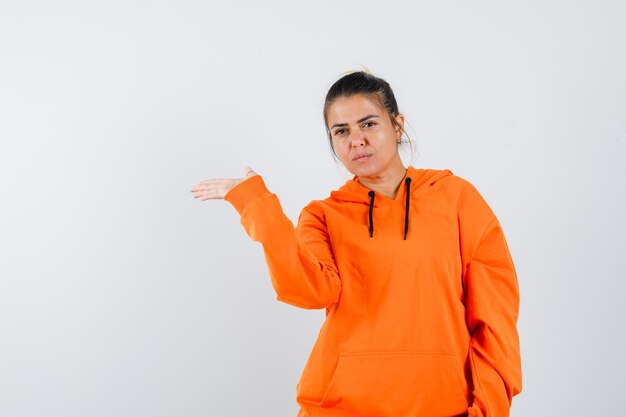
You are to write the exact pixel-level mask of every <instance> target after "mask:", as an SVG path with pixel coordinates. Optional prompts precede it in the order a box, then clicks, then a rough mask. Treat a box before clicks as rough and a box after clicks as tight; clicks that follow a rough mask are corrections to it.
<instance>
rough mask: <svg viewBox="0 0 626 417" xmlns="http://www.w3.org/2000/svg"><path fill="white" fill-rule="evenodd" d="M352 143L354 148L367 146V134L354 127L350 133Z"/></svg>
mask: <svg viewBox="0 0 626 417" xmlns="http://www.w3.org/2000/svg"><path fill="white" fill-rule="evenodd" d="M350 143H351V145H352V147H353V148H356V147H359V146H365V136H363V133H362V132H361V131H360V130H358V129H353V130H352V132H351V135H350Z"/></svg>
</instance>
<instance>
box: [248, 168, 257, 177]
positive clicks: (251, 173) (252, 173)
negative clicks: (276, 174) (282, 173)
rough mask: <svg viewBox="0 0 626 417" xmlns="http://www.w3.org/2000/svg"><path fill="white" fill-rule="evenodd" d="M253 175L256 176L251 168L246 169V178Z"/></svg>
mask: <svg viewBox="0 0 626 417" xmlns="http://www.w3.org/2000/svg"><path fill="white" fill-rule="evenodd" d="M255 175H258V174H257V173H256V172H254V171H253V170H252V168H250V167H246V178H250V177H253V176H255Z"/></svg>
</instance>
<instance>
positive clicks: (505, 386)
mask: <svg viewBox="0 0 626 417" xmlns="http://www.w3.org/2000/svg"><path fill="white" fill-rule="evenodd" d="M462 197H463V198H462V199H461V200H460V205H459V224H460V230H461V252H462V258H463V283H464V286H465V294H466V298H465V303H466V308H467V325H468V329H469V331H470V333H471V334H472V338H471V342H470V352H469V363H470V368H471V373H472V382H473V396H474V402H473V404H472V405H471V407H470V408H469V410H468V413H469V416H470V417H471V416H474V417H506V416H508V415H509V412H510V407H511V402H512V398H513V396H514V395H516V394H518V393H519V392H520V391H521V389H522V375H521V360H520V347H519V338H518V333H517V328H516V325H517V317H518V310H519V288H518V283H517V275H516V272H515V268H514V266H513V261H512V259H511V255H510V252H509V249H508V246H507V243H506V240H505V237H504V233H503V231H502V227H501V225H500V222H499V221H498V219H497V218H496V216H495V215H494V214H493V212H492V211H491V209H490V208H489V206H488V205H487V203H486V202H485V200H484V199H483V198H482V196H481V195H480V194H479V193H478V191H477V190H476V189H475V188H474V187H473V186H471V185H469V183H468V186H467V187H466V190H465V192H464V193H462ZM472 236H475V237H477V238H472Z"/></svg>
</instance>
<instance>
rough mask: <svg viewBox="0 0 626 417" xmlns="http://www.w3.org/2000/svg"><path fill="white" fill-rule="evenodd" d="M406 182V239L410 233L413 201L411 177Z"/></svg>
mask: <svg viewBox="0 0 626 417" xmlns="http://www.w3.org/2000/svg"><path fill="white" fill-rule="evenodd" d="M404 184H405V185H406V204H405V207H404V240H406V235H407V233H409V205H410V201H411V198H410V197H411V178H408V177H407V179H405V180H404Z"/></svg>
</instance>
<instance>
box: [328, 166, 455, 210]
mask: <svg viewBox="0 0 626 417" xmlns="http://www.w3.org/2000/svg"><path fill="white" fill-rule="evenodd" d="M449 175H453V173H452V171H450V170H449V169H443V170H439V169H418V168H414V167H412V166H410V167H409V168H408V169H407V172H406V175H405V177H404V178H403V179H402V182H401V184H400V187H399V188H398V194H397V195H396V200H397V199H398V198H399V197H400V195H401V194H404V193H403V192H401V191H402V187H405V186H406V182H405V181H406V179H407V178H410V179H411V185H410V195H411V199H414V198H416V197H417V196H418V195H419V194H420V193H421V192H422V191H423V190H424V189H425V188H427V187H429V186H431V185H433V184H434V183H435V182H437V181H438V180H439V179H441V178H444V177H447V176H449ZM370 191H371V190H370V189H369V188H367V187H365V186H364V185H362V184H361V183H360V182H359V181H358V177H357V176H354V177H353V178H352V179H351V180H348V181H346V183H345V184H344V185H342V186H341V187H340V188H339V189H337V190H335V191H332V192H331V193H330V196H331V197H332V198H334V199H336V200H339V201H345V202H351V203H363V204H370V195H369V192H370ZM393 201H394V199H391V198H389V197H385V196H383V195H381V194H376V197H375V200H374V207H378V206H380V205H382V204H388V203H391V202H393Z"/></svg>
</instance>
